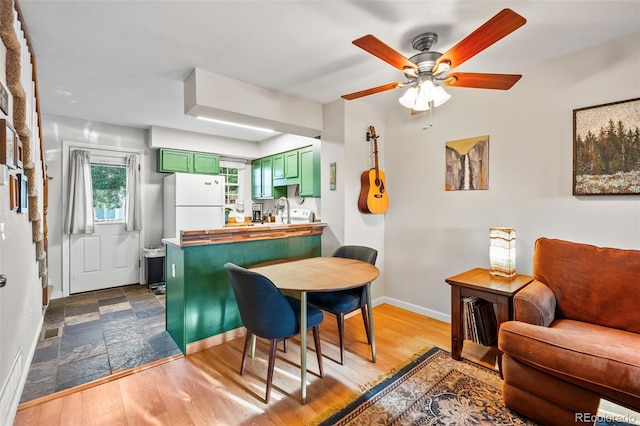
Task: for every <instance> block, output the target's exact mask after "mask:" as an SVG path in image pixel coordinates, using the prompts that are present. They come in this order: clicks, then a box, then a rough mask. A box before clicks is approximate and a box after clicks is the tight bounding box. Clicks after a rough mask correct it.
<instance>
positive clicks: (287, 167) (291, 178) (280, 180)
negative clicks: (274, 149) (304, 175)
mask: <svg viewBox="0 0 640 426" xmlns="http://www.w3.org/2000/svg"><path fill="white" fill-rule="evenodd" d="M271 158H273V186H283V185H294V184H298V183H300V179H299V170H300V161H299V150H297V149H296V150H294V151H287V152H283V153H280V154H276V155H273V156H272V157H271Z"/></svg>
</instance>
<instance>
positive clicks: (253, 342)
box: [250, 334, 256, 358]
mask: <svg viewBox="0 0 640 426" xmlns="http://www.w3.org/2000/svg"><path fill="white" fill-rule="evenodd" d="M250 356H251V358H255V357H256V335H255V334H254V335H253V336H251V354H250Z"/></svg>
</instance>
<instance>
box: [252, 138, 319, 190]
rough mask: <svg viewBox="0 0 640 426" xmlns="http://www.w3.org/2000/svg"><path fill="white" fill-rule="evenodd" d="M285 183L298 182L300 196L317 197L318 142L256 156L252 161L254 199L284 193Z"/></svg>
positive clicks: (293, 183)
mask: <svg viewBox="0 0 640 426" xmlns="http://www.w3.org/2000/svg"><path fill="white" fill-rule="evenodd" d="M287 185H300V195H301V196H302V197H319V196H320V146H319V145H317V146H316V145H311V146H308V147H304V148H300V149H295V150H292V151H287V152H282V153H279V154H275V155H272V156H270V157H264V158H258V159H257V160H254V161H253V162H252V163H251V196H252V198H253V199H254V200H255V199H265V198H266V199H272V198H280V197H281V196H286V194H287Z"/></svg>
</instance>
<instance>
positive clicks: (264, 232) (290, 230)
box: [162, 222, 327, 247]
mask: <svg viewBox="0 0 640 426" xmlns="http://www.w3.org/2000/svg"><path fill="white" fill-rule="evenodd" d="M325 226H327V224H326V223H324V222H313V223H303V224H295V225H287V224H281V223H278V224H276V223H269V224H252V223H247V224H245V226H242V225H239V226H238V225H236V226H232V227H226V228H222V229H209V230H202V231H182V232H180V238H165V239H163V240H162V242H163V243H165V244H172V245H174V246H178V247H191V246H199V245H206V244H222V243H233V242H239V241H253V240H268V239H273V238H289V237H300V236H306V235H316V234H322V231H323V228H324V227H325Z"/></svg>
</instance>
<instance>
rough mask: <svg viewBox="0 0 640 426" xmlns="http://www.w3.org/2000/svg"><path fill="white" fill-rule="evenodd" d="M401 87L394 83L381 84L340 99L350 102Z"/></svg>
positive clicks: (398, 83) (399, 84)
mask: <svg viewBox="0 0 640 426" xmlns="http://www.w3.org/2000/svg"><path fill="white" fill-rule="evenodd" d="M401 85H402V83H400V82H398V81H396V82H393V83H387V84H383V85H382V86H378V87H372V88H370V89H366V90H361V91H359V92H354V93H349V94H348V95H342V96H341V98H342V99H346V100H348V101H351V100H353V99H358V98H362V97H364V96H369V95H373V94H374V93H380V92H386V91H387V90H391V89H395V88H396V87H400V86H401Z"/></svg>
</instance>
